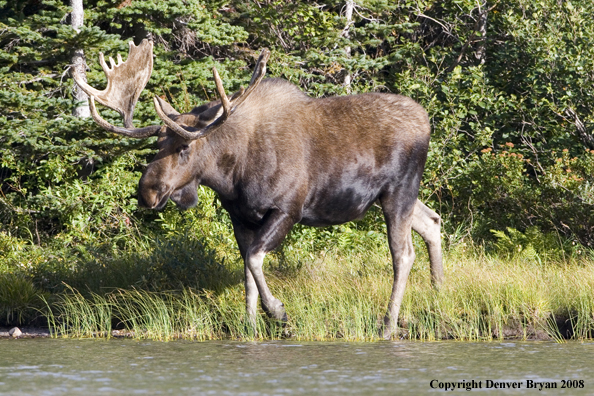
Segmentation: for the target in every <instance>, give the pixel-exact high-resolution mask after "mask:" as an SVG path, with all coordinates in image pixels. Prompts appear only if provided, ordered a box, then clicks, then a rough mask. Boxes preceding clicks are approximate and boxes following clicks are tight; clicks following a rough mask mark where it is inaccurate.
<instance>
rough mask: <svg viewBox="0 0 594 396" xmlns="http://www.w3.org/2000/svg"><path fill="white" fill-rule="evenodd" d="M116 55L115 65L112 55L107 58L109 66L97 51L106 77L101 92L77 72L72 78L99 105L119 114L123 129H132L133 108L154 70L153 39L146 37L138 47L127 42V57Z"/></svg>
mask: <svg viewBox="0 0 594 396" xmlns="http://www.w3.org/2000/svg"><path fill="white" fill-rule="evenodd" d="M117 58H118V63H117V64H116V62H115V61H114V60H113V58H110V59H109V61H110V64H111V67H109V66H108V65H107V63H106V62H105V56H104V55H103V53H100V54H99V63H100V64H101V67H102V68H103V71H104V72H105V76H106V77H107V87H106V88H105V89H104V90H103V91H99V90H97V89H95V88H93V87H91V86H90V85H88V84H87V83H86V82H85V81H84V79H83V78H82V76H81V75H79V74H78V73H77V72H76V71H75V72H74V73H73V77H74V80H75V81H76V83H77V84H78V85H79V87H80V88H81V89H82V90H83V91H85V92H86V93H87V94H88V95H89V96H94V97H95V99H97V101H98V102H99V103H101V104H102V105H104V106H107V107H109V108H111V109H113V110H116V111H117V112H118V113H120V114H121V115H122V117H123V118H124V125H125V127H126V128H133V124H132V115H133V113H134V107H135V106H136V102H137V101H138V98H139V97H140V93H141V92H142V90H143V89H144V87H145V85H146V83H147V82H148V80H149V78H150V76H151V73H152V71H153V42H152V41H149V40H146V39H145V40H142V43H140V45H139V46H136V45H134V43H133V42H130V51H129V53H128V59H127V60H126V61H125V62H122V57H121V55H118V57H117Z"/></svg>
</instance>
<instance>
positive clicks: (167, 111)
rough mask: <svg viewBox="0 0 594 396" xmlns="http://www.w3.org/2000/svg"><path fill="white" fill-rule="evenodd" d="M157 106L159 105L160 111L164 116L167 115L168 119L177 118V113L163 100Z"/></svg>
mask: <svg viewBox="0 0 594 396" xmlns="http://www.w3.org/2000/svg"><path fill="white" fill-rule="evenodd" d="M159 104H160V105H161V109H163V112H164V113H165V114H167V116H168V117H170V118H171V117H173V116H178V115H179V111H177V110H175V109H174V108H173V106H171V105H170V104H169V103H167V102H166V101H164V100H160V101H159Z"/></svg>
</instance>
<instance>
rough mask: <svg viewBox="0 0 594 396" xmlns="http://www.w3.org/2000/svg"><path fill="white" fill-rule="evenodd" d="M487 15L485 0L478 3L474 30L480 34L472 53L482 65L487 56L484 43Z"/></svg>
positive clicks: (485, 39)
mask: <svg viewBox="0 0 594 396" xmlns="http://www.w3.org/2000/svg"><path fill="white" fill-rule="evenodd" d="M488 15H489V8H488V7H487V2H486V1H485V2H484V3H483V4H482V7H481V6H480V5H479V16H478V20H477V22H476V24H477V28H476V32H477V36H478V35H479V34H480V39H479V41H478V44H477V47H476V52H475V53H474V56H475V58H476V59H478V61H479V62H480V64H481V65H483V64H484V63H485V60H486V57H487V50H486V44H487V16H488Z"/></svg>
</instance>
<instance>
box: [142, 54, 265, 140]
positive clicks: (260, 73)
mask: <svg viewBox="0 0 594 396" xmlns="http://www.w3.org/2000/svg"><path fill="white" fill-rule="evenodd" d="M269 57H270V51H269V50H267V49H264V50H262V53H261V54H260V57H259V58H258V62H257V64H256V68H255V69H254V73H253V74H252V79H251V80H250V85H249V86H248V88H247V89H246V90H245V91H243V89H242V90H241V91H240V92H239V94H238V95H234V96H233V98H231V100H229V98H227V94H226V93H225V89H224V88H223V82H222V81H221V77H220V76H219V73H218V72H217V69H216V68H214V67H213V69H212V74H213V77H214V80H215V84H216V86H217V92H218V94H219V97H220V98H221V106H222V110H223V112H222V114H221V115H220V116H219V117H218V118H217V119H216V120H215V121H213V122H212V123H210V124H209V125H207V126H206V127H204V128H201V129H198V128H193V127H189V126H185V125H184V126H182V125H180V124H178V123H176V122H175V121H173V120H172V119H171V118H169V117H168V116H167V114H165V112H164V111H163V109H162V107H164V105H165V102H164V101H163V100H162V99H161V98H159V97H157V96H155V97H154V98H153V102H154V104H155V110H156V111H157V114H158V115H159V117H160V118H161V120H163V122H164V123H165V125H167V126H168V127H169V128H171V130H173V131H174V132H175V133H177V134H178V135H179V136H181V137H182V138H184V139H186V140H196V139H199V138H202V137H204V136H206V135H208V134H210V133H212V132H214V131H215V130H216V129H218V128H219V127H220V126H221V125H223V123H224V122H225V120H227V118H229V116H230V115H231V114H233V112H234V111H235V109H237V107H238V106H239V105H241V104H242V103H243V102H244V101H245V100H246V99H247V98H248V97H249V96H250V95H251V93H252V92H254V90H255V89H256V87H257V86H258V84H260V81H262V78H264V75H265V74H266V62H267V61H268V58H269Z"/></svg>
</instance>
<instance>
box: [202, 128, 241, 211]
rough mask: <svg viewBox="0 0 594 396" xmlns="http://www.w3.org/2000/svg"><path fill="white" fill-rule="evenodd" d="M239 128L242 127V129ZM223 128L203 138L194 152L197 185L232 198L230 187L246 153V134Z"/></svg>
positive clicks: (232, 185)
mask: <svg viewBox="0 0 594 396" xmlns="http://www.w3.org/2000/svg"><path fill="white" fill-rule="evenodd" d="M242 129H243V128H242ZM244 131H245V130H243V131H237V130H235V128H233V125H232V124H231V123H230V125H225V127H224V128H221V130H218V131H216V132H215V133H213V134H212V135H210V136H207V137H206V138H204V139H203V140H202V141H201V142H197V143H201V146H200V149H199V151H198V152H197V154H196V156H197V164H196V168H197V169H196V174H198V175H200V176H199V178H200V184H202V185H204V186H207V187H210V188H212V189H213V190H214V191H215V192H216V193H217V194H219V195H220V196H222V197H225V198H227V199H233V198H234V195H235V193H234V184H235V180H236V177H237V175H238V173H239V172H241V171H242V169H241V164H242V163H244V162H245V156H246V154H247V146H248V137H247V133H245V132H244Z"/></svg>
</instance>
